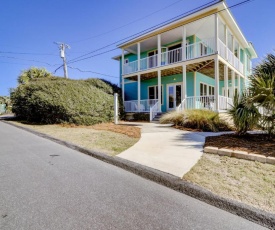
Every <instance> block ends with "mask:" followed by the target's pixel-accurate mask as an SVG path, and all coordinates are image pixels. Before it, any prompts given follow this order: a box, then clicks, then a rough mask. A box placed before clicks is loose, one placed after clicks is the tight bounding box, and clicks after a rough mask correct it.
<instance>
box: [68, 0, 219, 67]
mask: <svg viewBox="0 0 275 230" xmlns="http://www.w3.org/2000/svg"><path fill="white" fill-rule="evenodd" d="M213 2H217V0H213V1H210V2H208V3H206V4H203V5H201V6H199V7H196V8H194V9H192V10H189V11H186V12H184V13H182V14H180V15H178V16H176V17H173V18H171V19H168V20H166V21H164V22H162V23H159V24H157V25H155V26H152V27H150V28H147V29H145V30H142V31H140V32H138V33H135V34H133V35H130V36H127V37H125V38H123V39H120V40H118V41H115V42H112V43H110V44H108V45H105V46H103V47H101V48H98V49H96V50H93V51H91V52H88V53H86V54H83V55H81V56H79V57H76V58H73V59H71V60H69V61H68V63H74V61H75V60H77V59H79V58H81V57H85V56H87V55H89V54H91V53H95V52H97V51H99V50H102V49H105V48H107V47H110V46H112V45H115V44H117V43H119V42H122V41H124V40H126V39H129V38H131V37H134V36H137V35H142V34H143V33H145V32H148V31H150V30H153V29H155V28H156V27H159V26H161V25H163V24H167V23H169V22H170V21H175V20H176V19H178V18H179V17H182V16H183V15H186V14H188V13H189V14H190V13H191V12H193V11H195V10H198V9H200V8H202V7H205V6H207V5H209V4H211V3H213ZM81 60H82V59H81ZM84 60H85V59H84Z"/></svg>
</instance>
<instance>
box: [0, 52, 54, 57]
mask: <svg viewBox="0 0 275 230" xmlns="http://www.w3.org/2000/svg"><path fill="white" fill-rule="evenodd" d="M0 54H23V55H41V56H58V55H56V54H47V53H45V54H44V53H24V52H22V53H21V52H12V51H7V52H6V51H0Z"/></svg>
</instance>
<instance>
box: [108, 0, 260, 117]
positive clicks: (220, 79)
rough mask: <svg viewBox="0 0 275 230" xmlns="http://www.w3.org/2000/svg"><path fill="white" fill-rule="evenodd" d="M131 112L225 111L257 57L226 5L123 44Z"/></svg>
mask: <svg viewBox="0 0 275 230" xmlns="http://www.w3.org/2000/svg"><path fill="white" fill-rule="evenodd" d="M118 47H119V48H120V49H121V50H122V54H121V55H119V56H116V57H114V58H113V59H115V60H118V61H119V62H120V85H121V88H122V95H123V101H124V107H125V111H126V112H143V113H144V112H147V113H148V112H150V117H151V119H153V118H154V116H155V115H156V114H157V113H159V112H166V111H170V110H175V109H211V110H215V111H218V112H221V111H225V110H227V109H228V108H229V105H230V104H231V103H232V99H233V96H234V94H235V93H236V92H239V93H240V92H241V91H242V90H243V89H244V88H245V86H246V84H247V76H248V75H250V73H251V59H252V58H256V57H257V54H256V52H255V50H254V48H253V45H252V43H251V42H248V41H247V40H246V38H245V37H244V35H243V33H242V31H241V30H240V28H239V26H238V24H237V23H236V20H235V19H234V17H233V16H232V13H231V12H230V10H229V9H228V6H227V4H226V3H225V2H224V1H218V2H216V3H214V4H211V5H208V6H207V7H205V8H203V9H200V10H199V11H196V12H193V13H192V14H190V15H186V16H185V17H183V18H180V19H177V20H175V21H173V22H171V23H168V24H166V25H164V26H161V27H159V28H157V29H154V30H152V31H150V32H148V33H145V34H143V35H141V36H138V37H136V38H134V39H131V40H129V41H127V42H125V43H123V44H120V45H118Z"/></svg>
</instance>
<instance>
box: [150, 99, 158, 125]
mask: <svg viewBox="0 0 275 230" xmlns="http://www.w3.org/2000/svg"><path fill="white" fill-rule="evenodd" d="M158 108H159V101H157V102H156V103H155V104H154V105H153V106H151V107H150V121H152V120H153V119H154V118H155V116H156V115H157V114H158V112H159V109H158Z"/></svg>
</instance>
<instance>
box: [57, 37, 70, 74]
mask: <svg viewBox="0 0 275 230" xmlns="http://www.w3.org/2000/svg"><path fill="white" fill-rule="evenodd" d="M54 43H55V44H57V45H58V47H59V50H60V57H61V58H62V59H63V70H64V77H65V78H68V69H67V63H66V56H65V50H66V48H68V49H70V48H71V47H70V46H69V45H67V44H65V43H62V42H54Z"/></svg>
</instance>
